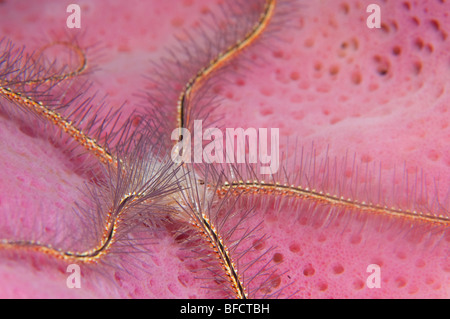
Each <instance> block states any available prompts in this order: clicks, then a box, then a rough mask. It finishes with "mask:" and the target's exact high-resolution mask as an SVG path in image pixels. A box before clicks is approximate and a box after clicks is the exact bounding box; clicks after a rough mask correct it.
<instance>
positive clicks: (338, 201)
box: [217, 180, 450, 227]
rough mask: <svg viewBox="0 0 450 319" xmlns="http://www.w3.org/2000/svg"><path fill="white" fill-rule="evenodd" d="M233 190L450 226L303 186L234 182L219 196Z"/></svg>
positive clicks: (448, 222)
mask: <svg viewBox="0 0 450 319" xmlns="http://www.w3.org/2000/svg"><path fill="white" fill-rule="evenodd" d="M231 188H233V189H236V191H238V190H239V191H244V192H251V193H265V194H268V195H270V194H273V195H284V196H295V197H299V198H303V199H306V200H312V201H316V202H319V203H325V204H329V205H333V206H339V207H343V208H347V209H351V210H359V211H361V212H363V213H366V214H370V215H385V216H390V217H394V218H404V219H407V220H417V221H421V222H425V223H429V224H433V225H441V226H447V227H448V226H449V225H450V219H449V218H448V217H446V216H442V215H439V216H436V215H432V214H425V213H422V212H415V211H414V212H411V211H408V210H401V209H397V208H394V207H391V208H389V207H386V206H381V205H377V204H373V203H366V202H359V201H357V200H354V199H351V198H348V199H346V198H344V197H339V196H337V195H330V194H326V193H323V192H321V191H316V190H310V189H308V188H303V187H302V186H298V187H297V186H294V185H287V184H284V185H281V184H279V183H265V182H264V181H257V180H256V181H233V182H225V183H224V184H223V185H222V186H221V187H219V188H218V190H217V192H218V193H219V194H222V193H226V192H228V190H230V189H231Z"/></svg>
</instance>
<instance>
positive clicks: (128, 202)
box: [1, 1, 449, 298]
mask: <svg viewBox="0 0 450 319" xmlns="http://www.w3.org/2000/svg"><path fill="white" fill-rule="evenodd" d="M274 10H275V1H267V2H266V4H265V6H264V8H263V10H262V11H263V13H262V14H261V15H260V18H259V19H258V21H257V22H256V24H255V25H254V26H253V27H252V28H251V29H250V30H246V32H244V33H243V37H242V38H239V39H237V42H236V43H234V44H232V45H231V46H228V47H226V48H225V50H224V51H221V52H219V54H218V55H217V56H216V57H214V58H213V59H212V60H211V61H210V62H209V64H208V65H206V66H205V67H204V68H202V69H201V70H199V71H198V72H197V73H196V74H195V75H194V76H193V77H191V78H190V79H189V81H188V83H187V84H186V86H185V88H184V89H183V90H182V91H181V93H180V94H179V101H178V105H177V106H176V107H177V114H178V116H177V120H176V125H175V127H178V128H182V127H184V126H187V127H189V126H190V125H192V123H191V119H192V114H191V113H190V112H192V111H191V110H190V109H189V108H190V106H189V104H190V103H191V104H192V102H191V100H192V99H195V94H196V91H197V90H201V88H202V85H204V84H205V83H204V82H205V81H207V80H209V79H210V78H212V77H214V75H215V74H216V73H217V72H218V71H220V70H221V68H222V67H223V65H224V64H225V63H228V62H230V61H231V60H233V59H234V58H236V56H237V55H240V54H241V51H243V49H246V48H247V47H249V46H251V45H252V44H254V43H255V42H256V41H257V40H258V38H259V37H260V36H261V34H262V33H263V32H264V31H265V29H266V28H268V27H269V26H270V20H271V19H272V18H273V15H274V14H275V13H274V12H275V11H274ZM54 44H60V43H58V42H55V43H54ZM63 45H67V46H69V44H67V43H63ZM74 50H75V51H76V52H78V48H77V47H74ZM77 55H78V56H79V57H81V58H80V67H79V68H78V71H76V72H71V73H64V74H63V76H54V77H49V78H45V79H43V78H39V77H37V79H33V80H29V79H28V80H26V81H22V83H19V84H20V85H32V84H36V83H37V84H42V83H50V82H52V81H64V80H66V79H68V78H72V77H75V76H77V75H78V73H81V72H83V71H84V69H85V67H84V64H85V63H84V55H83V54H82V53H80V52H78V54H77ZM19 82H20V81H19ZM11 86H12V85H11V83H10V82H3V83H2V88H1V90H2V91H1V92H2V96H3V97H5V98H6V99H7V100H9V101H13V102H14V103H16V104H17V105H19V106H22V107H24V108H28V109H31V110H32V111H33V112H36V113H38V114H40V115H41V116H43V117H44V118H46V119H47V120H48V121H50V122H52V123H54V124H55V125H56V126H58V127H59V128H60V129H61V130H63V131H64V132H65V133H67V134H69V135H70V136H71V137H72V138H73V139H74V140H76V141H77V142H78V143H79V144H80V145H81V146H82V147H84V148H85V149H87V150H88V151H89V152H91V153H92V154H94V155H95V156H96V157H98V158H99V159H100V161H101V162H103V163H110V164H112V166H109V167H110V169H111V171H114V170H115V171H116V172H115V173H114V172H113V173H112V175H113V176H120V175H121V174H123V175H124V176H127V174H129V171H130V170H131V171H132V172H135V170H136V168H135V167H134V166H133V164H135V163H132V164H128V163H126V162H123V161H122V160H119V159H118V158H121V156H115V155H114V154H112V153H111V151H110V150H109V149H108V147H106V146H105V145H101V143H100V142H99V141H98V139H97V138H93V137H90V136H89V135H88V134H86V133H85V132H84V131H83V129H80V128H78V127H76V124H74V122H73V121H70V120H69V119H68V118H64V117H63V116H62V115H60V114H58V113H57V112H55V111H54V110H52V109H51V108H50V107H48V106H46V105H45V104H44V103H43V102H40V101H38V100H36V99H35V98H33V97H32V96H30V97H28V96H27V95H26V94H24V93H23V92H19V91H17V90H14V89H12V88H11ZM190 116H191V119H190V118H189V117H190ZM75 123H76V121H75ZM144 136H146V135H145V134H144ZM147 137H148V136H147ZM137 145H139V144H137ZM144 145H146V144H144ZM121 155H124V154H121ZM144 155H145V154H143V153H138V154H137V155H135V156H136V158H138V157H139V156H144ZM150 162H151V161H150ZM162 166H163V170H162V171H163V172H164V174H165V175H164V174H161V175H163V177H162V179H163V182H166V183H167V184H166V185H168V190H167V192H163V193H162V194H157V197H164V198H166V199H165V203H166V204H168V203H171V204H172V205H173V204H174V202H178V203H179V207H181V208H182V209H179V208H178V209H168V210H170V214H172V215H183V214H185V215H186V216H184V217H182V218H181V219H182V220H184V221H189V222H190V223H191V224H192V226H193V227H194V228H195V229H198V230H199V232H198V233H199V234H200V237H202V238H203V240H204V241H205V242H206V243H207V244H208V245H210V248H211V250H212V251H213V255H215V256H216V257H217V259H218V260H219V264H221V267H222V271H223V274H222V277H224V278H225V279H226V280H225V281H226V282H228V286H229V289H230V291H232V292H233V293H234V294H235V296H236V297H239V298H246V297H248V292H247V290H248V288H246V287H247V286H248V282H251V281H252V280H253V279H254V278H253V277H250V279H248V278H247V279H243V278H242V276H241V275H239V273H240V271H238V269H237V268H239V266H236V263H235V261H234V260H236V259H239V258H236V257H235V256H233V253H235V252H234V251H232V253H230V249H229V248H228V247H227V246H228V245H230V244H229V243H228V244H227V243H226V241H227V240H226V239H224V237H226V236H224V235H223V234H221V231H220V230H221V229H222V227H219V224H222V223H223V222H224V221H226V220H227V218H228V217H227V218H224V219H223V220H222V219H215V220H214V219H212V218H211V214H212V213H211V212H206V211H204V209H205V208H206V209H211V208H209V207H207V205H206V206H205V202H204V198H201V197H202V196H198V195H199V194H206V193H207V192H211V190H212V193H213V195H208V196H203V197H214V200H218V201H219V202H220V200H221V199H220V198H221V197H222V196H225V197H226V198H227V199H229V198H233V197H235V196H236V198H237V199H236V201H238V200H241V198H244V197H252V196H253V197H254V198H258V197H267V198H269V200H273V199H272V197H275V198H288V199H289V200H294V202H295V201H299V202H302V203H305V202H306V203H310V204H308V205H319V206H321V205H323V206H326V207H329V209H330V211H331V213H332V212H333V210H335V212H336V214H338V213H337V211H338V210H340V209H342V210H343V211H344V212H345V211H350V212H352V211H357V212H358V213H360V214H361V215H364V214H366V213H367V214H369V215H380V216H383V217H388V218H390V217H392V218H397V219H399V220H401V221H408V220H409V221H411V222H412V223H423V224H424V225H435V226H436V227H438V228H439V227H444V228H447V227H448V223H449V219H448V217H447V216H444V215H441V216H439V215H436V214H433V213H428V212H424V213H419V212H414V211H408V210H407V209H400V208H394V207H392V208H391V207H387V206H384V205H382V204H381V203H380V204H376V203H371V202H364V201H358V200H356V199H355V198H347V197H343V196H342V195H334V194H332V193H328V192H327V191H326V187H325V189H318V190H316V189H311V188H309V187H304V186H300V185H292V184H290V183H286V181H289V180H290V179H289V178H283V176H281V175H275V176H271V177H270V178H269V179H270V182H267V181H264V180H262V178H261V177H260V176H257V174H254V173H253V171H251V169H250V168H247V169H248V172H245V171H240V170H239V169H238V168H236V169H235V170H233V175H232V176H230V175H228V174H227V173H225V172H223V175H222V176H221V177H218V176H215V177H214V178H212V180H211V181H201V182H200V183H198V180H197V178H196V177H194V175H192V173H191V172H187V173H185V174H181V177H180V171H182V170H183V169H180V168H179V167H177V166H174V167H175V168H174V167H172V166H171V165H168V166H167V165H162ZM287 166H288V165H286V167H285V169H287V168H288V167H287ZM330 166H331V165H330ZM130 167H131V168H130ZM300 168H302V169H303V168H304V167H303V164H301V165H300ZM322 168H324V169H325V170H326V169H330V168H329V167H328V166H327V164H325V166H323V167H322ZM144 171H145V170H144ZM313 171H314V170H313ZM138 172H139V173H138V174H141V175H142V172H140V171H138ZM114 174H115V175H114ZM246 174H247V176H245V175H246ZM240 175H241V176H242V177H241V178H237V179H233V178H235V177H236V176H240ZM307 175H308V174H307ZM186 176H188V177H187V180H186V181H184V178H185V177H186ZM309 176H310V177H314V173H312V174H309ZM122 177H123V176H122ZM141 177H142V176H141ZM129 178H130V177H128V178H127V177H126V178H124V180H125V181H129ZM247 178H249V179H247ZM291 180H296V178H294V179H291ZM141 183H142V184H139V183H137V185H134V186H135V187H136V186H140V187H141V188H142V189H141V192H135V191H133V192H130V193H124V194H123V195H122V196H121V197H119V198H115V202H114V203H111V204H110V208H109V210H108V214H107V218H106V222H105V230H104V232H103V234H102V236H101V241H100V242H99V243H98V244H97V245H96V246H95V247H94V248H92V249H89V250H87V251H81V252H79V251H65V250H61V249H59V248H54V247H53V246H51V245H46V244H43V243H41V242H32V241H23V240H11V239H6V240H4V241H3V244H2V245H3V246H4V247H10V248H11V247H12V248H28V249H32V250H38V251H40V252H44V253H47V254H49V255H52V256H54V257H57V258H63V259H65V260H67V261H69V262H75V261H77V262H96V261H97V260H100V259H101V258H103V257H104V256H105V255H107V254H108V253H109V251H110V250H111V248H112V246H113V245H114V244H115V243H116V242H117V241H118V240H117V238H115V237H116V236H118V235H117V229H118V228H119V227H120V223H121V222H122V220H125V219H122V217H123V214H125V212H126V211H127V210H128V209H130V207H131V208H136V207H137V206H139V205H144V206H143V207H146V206H145V205H150V203H151V201H152V200H155V199H154V198H153V197H152V196H154V193H152V191H155V189H154V188H152V187H151V186H153V185H151V184H152V183H149V181H148V180H145V179H143V181H142V180H141ZM184 183H187V184H188V185H186V184H184ZM194 184H195V185H194ZM312 184H315V183H312ZM319 184H320V183H319ZM323 184H324V183H323ZM205 185H206V186H207V188H209V190H207V189H205ZM154 186H157V185H156V184H155V185H154ZM175 186H177V187H181V189H180V188H177V187H175ZM132 188H133V187H131V189H132ZM180 192H181V193H182V195H177V196H175V195H174V194H177V193H180ZM214 193H216V195H214ZM344 193H345V192H344ZM250 194H251V195H250ZM173 196H175V197H173ZM197 196H198V198H197ZM167 198H169V199H167ZM208 203H209V202H208V201H206V204H208ZM296 205H301V204H296ZM150 206H151V205H150ZM146 208H148V209H150V208H149V207H146ZM130 210H131V209H130ZM140 212H141V211H140ZM213 216H214V214H213ZM177 218H180V217H177ZM230 219H231V218H230ZM237 224H240V220H239V221H238V222H237ZM232 225H233V224H232ZM231 228H233V226H231ZM256 228H257V227H255V229H256ZM248 229H251V228H250V227H249V228H248ZM244 233H245V231H244ZM247 236H248V234H247ZM248 237H249V238H250V236H248ZM262 238H263V237H261V238H259V239H258V240H256V243H259V242H260V241H261V239H262ZM227 239H228V238H227ZM232 243H233V242H232V241H231V244H232ZM294 248H295V247H294ZM292 250H295V249H292ZM236 255H238V254H237V253H236ZM263 255H264V254H263ZM242 268H243V269H244V268H245V267H242ZM265 269H266V268H264V267H263V268H262V269H261V270H260V273H264V271H265ZM274 274H275V273H272V272H269V273H266V274H265V275H266V277H267V278H269V279H270V280H268V279H266V280H262V283H261V287H258V288H256V289H252V292H251V294H250V296H254V295H257V293H261V291H262V290H263V289H267V287H264V285H266V286H267V284H268V283H269V285H270V284H271V283H272V282H271V281H273V278H277V277H276V276H275V277H272V276H273V275H274ZM214 275H215V276H220V275H219V274H218V273H217V272H216V271H214ZM277 293H278V291H277ZM275 295H276V294H275Z"/></svg>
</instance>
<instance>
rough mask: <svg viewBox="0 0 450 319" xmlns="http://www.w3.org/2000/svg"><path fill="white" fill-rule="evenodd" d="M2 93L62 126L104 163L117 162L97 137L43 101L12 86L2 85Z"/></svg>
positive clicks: (61, 127)
mask: <svg viewBox="0 0 450 319" xmlns="http://www.w3.org/2000/svg"><path fill="white" fill-rule="evenodd" d="M0 95H2V96H3V97H5V98H6V99H7V100H9V101H11V102H13V103H16V104H18V105H20V106H22V107H24V108H25V109H27V110H29V111H31V112H32V113H35V114H38V115H39V116H41V117H43V118H44V119H45V120H48V121H50V122H51V123H52V124H53V125H55V126H56V127H58V128H60V129H61V130H63V131H64V132H65V133H67V134H68V135H69V136H70V137H72V138H73V139H74V140H75V141H76V142H77V143H79V144H80V145H81V146H83V147H84V148H85V149H86V150H88V151H89V152H91V153H93V154H94V155H95V156H96V157H98V158H99V159H100V161H102V162H103V163H105V164H106V163H113V164H117V163H116V160H115V159H114V158H113V156H112V155H111V153H109V152H108V151H107V150H106V149H105V148H104V147H102V146H101V145H99V144H98V142H97V141H96V140H95V139H93V138H91V137H89V136H88V135H86V134H85V133H84V132H83V131H82V130H80V129H79V128H77V127H76V126H74V125H73V124H72V122H71V121H69V120H68V119H66V118H64V117H63V116H61V114H59V113H58V112H56V111H54V110H51V109H50V108H48V107H47V106H45V105H44V104H43V103H42V102H37V101H35V100H34V99H33V98H31V97H27V96H24V95H22V94H21V93H19V92H14V91H12V90H11V89H10V88H7V87H2V86H0Z"/></svg>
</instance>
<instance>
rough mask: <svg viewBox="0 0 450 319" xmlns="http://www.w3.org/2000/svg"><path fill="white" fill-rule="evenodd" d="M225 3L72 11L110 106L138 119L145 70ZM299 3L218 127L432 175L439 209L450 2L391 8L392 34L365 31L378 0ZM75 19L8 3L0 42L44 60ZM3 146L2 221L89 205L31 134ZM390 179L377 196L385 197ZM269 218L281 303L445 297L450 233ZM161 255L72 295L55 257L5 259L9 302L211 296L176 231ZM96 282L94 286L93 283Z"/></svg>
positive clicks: (448, 159) (2, 271) (71, 171)
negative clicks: (41, 51)
mask: <svg viewBox="0 0 450 319" xmlns="http://www.w3.org/2000/svg"><path fill="white" fill-rule="evenodd" d="M217 2H220V1H213V2H212V1H206V0H204V1H200V0H182V1H178V0H171V1H164V2H163V1H145V2H144V1H127V2H126V3H125V2H123V1H95V2H93V1H78V3H79V4H80V6H81V9H82V29H83V31H85V34H84V35H83V36H82V37H81V39H82V41H85V42H86V43H97V42H100V46H101V47H102V50H103V52H104V53H103V54H102V55H101V56H100V57H98V60H97V61H93V62H94V63H95V64H97V65H98V66H99V68H100V70H98V71H97V72H95V73H93V74H90V75H89V77H90V80H92V81H94V85H95V87H96V88H98V90H100V91H101V92H104V93H107V94H109V101H110V103H111V105H112V106H117V105H121V104H122V103H123V102H125V101H127V102H128V104H127V108H130V109H132V108H133V107H134V106H135V105H137V104H140V103H142V101H141V100H139V98H138V97H136V94H135V93H136V92H138V91H139V90H145V80H144V79H143V78H142V75H145V71H146V70H147V69H150V68H149V61H158V60H159V59H160V58H161V57H163V56H164V54H165V51H164V48H167V47H171V46H173V45H174V44H175V43H176V42H177V40H176V38H177V37H178V38H180V37H182V35H183V33H182V32H181V30H182V29H183V28H186V29H189V28H194V27H195V26H196V25H198V24H200V23H201V21H202V17H203V15H205V14H206V13H207V12H208V11H209V10H215V8H216V7H217ZM299 2H300V6H301V10H300V15H299V16H298V17H295V18H294V21H292V25H293V27H292V28H291V29H288V30H285V31H284V32H283V34H281V35H280V38H282V41H276V40H273V43H271V45H270V48H269V49H267V48H264V46H261V47H259V48H258V49H257V50H251V49H250V50H249V52H247V54H248V55H249V56H251V59H253V60H254V61H255V62H256V63H255V65H256V67H253V66H252V67H251V68H250V69H251V70H248V71H247V70H244V71H242V70H239V72H236V74H231V75H230V78H231V83H228V84H227V85H223V86H222V87H220V88H217V90H216V91H217V94H218V95H220V97H221V98H222V100H221V104H222V111H223V110H226V112H222V113H223V114H224V118H223V119H222V122H221V123H220V124H221V125H222V126H223V127H244V128H246V127H255V128H259V127H277V128H280V134H281V136H282V139H281V141H282V142H281V143H282V144H281V148H282V151H289V150H290V148H292V144H293V143H292V141H293V140H295V139H296V138H297V139H298V144H299V145H304V146H307V147H309V146H310V145H311V144H312V143H314V150H315V152H316V156H317V157H318V158H319V159H320V158H323V157H324V156H325V154H326V152H328V153H327V154H328V155H329V156H330V157H337V158H342V157H344V156H345V154H347V153H348V154H352V155H351V157H352V158H353V154H355V157H356V159H357V161H358V162H361V163H368V164H370V163H381V164H380V165H381V169H382V173H383V174H382V175H383V176H391V175H392V174H393V171H394V170H395V168H401V170H405V171H406V172H409V173H414V172H416V170H417V169H419V170H423V171H424V172H425V173H426V174H427V175H429V176H433V177H434V179H430V180H429V181H428V180H427V182H426V184H427V185H428V187H429V188H433V189H434V190H433V192H434V193H436V194H438V195H439V198H440V199H441V200H442V202H443V203H444V202H445V198H448V189H449V185H448V181H449V180H450V153H449V152H448V141H449V138H450V126H449V119H450V117H449V113H448V111H449V103H450V94H449V87H448V85H449V84H448V83H450V82H449V78H450V56H449V53H448V52H450V40H449V39H448V34H447V32H449V30H450V26H449V21H450V20H449V17H448V14H449V12H450V4H449V3H448V2H446V1H431V0H429V1H382V2H381V3H380V7H381V13H382V28H381V29H369V28H367V26H366V19H367V17H368V16H369V13H367V12H366V8H367V6H368V5H369V4H370V3H371V1H356V0H354V1H334V0H324V1H299ZM65 9H66V7H65V4H64V3H62V2H61V1H39V2H37V1H34V2H30V1H8V0H6V1H3V2H0V10H1V13H0V14H1V15H2V16H3V15H5V16H6V17H7V18H6V19H3V18H2V19H0V30H1V33H2V34H3V35H6V36H7V37H8V38H10V39H11V40H13V41H14V42H15V43H16V44H18V45H21V44H23V45H26V46H27V50H30V51H32V50H36V49H37V48H39V46H40V45H42V42H45V41H46V40H47V39H48V37H47V35H48V34H52V36H56V37H64V34H65V32H67V30H66V28H65V20H66V17H67V13H66V10H65ZM269 40H270V41H272V40H271V39H269ZM258 50H261V51H258ZM283 138H289V139H290V141H291V142H290V143H289V144H288V143H287V142H286V140H285V139H283ZM0 143H1V150H0V166H1V167H2V179H1V181H0V213H1V214H11V212H14V211H21V212H25V211H26V212H29V213H30V214H29V216H30V219H29V220H28V219H25V220H21V221H20V222H21V223H23V225H25V226H24V227H27V226H29V227H35V225H36V221H35V218H32V217H31V216H41V217H42V218H43V220H45V215H46V214H49V215H51V214H58V213H61V212H70V211H71V210H72V207H73V205H74V202H76V201H78V200H81V198H82V195H81V194H80V192H79V191H78V188H80V187H82V186H83V183H84V182H85V180H84V177H83V176H82V175H79V174H77V171H76V168H75V167H73V163H68V162H67V161H66V159H65V157H64V156H63V155H61V154H60V153H59V152H58V149H57V148H55V147H53V146H51V145H50V144H49V143H48V141H45V140H41V139H40V138H39V136H38V135H36V134H35V133H34V132H33V131H32V129H31V128H30V127H28V126H27V124H26V123H21V124H17V123H15V122H14V123H13V122H11V121H9V120H8V119H7V118H6V117H4V116H1V117H0ZM289 145H290V146H289ZM291 151H292V150H291ZM321 156H322V157H321ZM348 174H349V175H352V174H354V172H352V171H350V172H349V173H348ZM391 183H392V181H391V180H389V181H386V182H383V183H382V184H381V185H380V187H381V188H383V189H386V191H387V192H389V189H390V187H391ZM435 185H437V186H436V188H435ZM433 192H432V193H433ZM446 196H447V197H446ZM419 200H420V198H419ZM393 202H395V198H394V199H393ZM447 209H448V208H447ZM266 214H267V215H266V216H265V218H264V224H263V227H264V231H265V232H266V233H267V234H268V235H269V236H270V243H267V245H274V246H276V247H277V248H276V249H275V250H274V251H273V252H272V254H273V256H272V259H273V262H274V263H275V264H276V265H279V266H278V267H280V269H282V270H286V271H288V272H286V273H285V274H284V275H283V276H282V278H279V282H278V283H277V285H284V284H289V283H291V285H290V286H288V288H286V293H287V295H290V294H293V295H292V296H293V297H294V298H448V297H449V293H450V291H449V286H450V285H449V284H450V282H449V273H450V261H449V260H448V246H449V241H450V236H448V235H447V236H443V237H439V238H434V237H433V235H432V233H431V234H427V235H425V236H424V234H423V233H420V234H415V235H412V236H409V235H408V234H406V235H404V234H402V235H401V236H398V235H397V234H396V233H395V232H394V231H391V232H389V231H386V232H379V231H377V228H376V225H371V224H369V225H367V224H366V221H365V220H362V221H359V220H358V219H357V218H348V219H345V220H343V221H341V222H340V221H339V219H337V220H334V221H333V223H331V224H329V225H327V226H324V225H323V224H322V223H320V222H317V221H315V220H314V219H313V218H308V217H305V212H303V211H300V212H299V211H295V212H294V211H292V210H290V209H286V213H285V214H284V213H282V212H281V213H280V212H278V211H276V210H273V211H271V210H268V212H266ZM306 216H307V214H306ZM18 223H19V221H18ZM406 227H408V226H406ZM362 229H363V230H362ZM45 231H46V232H49V233H51V232H52V231H54V230H53V229H46V230H45ZM73 231H76V229H73ZM263 245H266V244H265V243H264V244H263ZM152 250H153V253H152V255H151V256H148V258H147V260H145V262H147V263H146V265H152V266H151V267H150V269H147V272H144V273H142V272H139V273H137V274H136V276H135V277H134V278H130V276H124V275H123V274H122V273H123V272H121V271H120V270H118V269H117V270H113V271H111V272H109V273H108V274H107V275H106V276H105V277H109V278H108V279H104V278H103V277H102V278H101V279H98V280H90V279H89V281H88V282H87V283H86V285H83V289H79V290H78V289H68V288H67V287H66V278H67V274H66V273H65V268H64V266H61V265H57V266H55V264H53V262H52V261H49V258H48V257H46V256H41V255H39V254H34V253H30V254H28V255H26V254H25V255H26V256H24V254H18V255H16V254H12V255H9V254H4V255H0V256H1V259H0V282H2V287H1V289H0V296H2V297H64V298H68V297H157V298H183V297H184V298H202V297H212V295H211V294H207V291H206V290H205V289H202V288H201V286H202V283H201V282H199V281H197V280H196V279H195V278H194V275H193V274H192V272H191V271H190V270H192V269H193V268H195V266H196V265H195V263H191V262H190V261H189V260H185V259H184V258H183V256H182V253H180V251H179V250H180V248H179V247H178V246H177V242H176V240H174V239H173V238H172V237H171V236H170V235H169V234H161V235H160V238H159V242H158V243H157V244H155V246H154V247H153V249H152ZM2 254H3V253H2ZM125 258H126V257H125ZM370 264H377V265H379V266H381V278H382V281H381V288H379V289H369V288H368V287H367V285H366V280H367V278H368V276H369V275H370V274H369V273H368V272H367V271H366V270H367V267H368V265H370ZM169 270H170V271H169ZM89 274H91V273H88V274H87V275H86V276H85V277H86V278H92V277H89ZM93 274H94V275H95V271H94V272H93ZM94 275H92V274H91V276H94ZM275 282H277V281H275ZM277 287H278V286H277ZM275 288H276V287H275ZM218 297H220V295H218Z"/></svg>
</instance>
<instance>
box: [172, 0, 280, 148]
mask: <svg viewBox="0 0 450 319" xmlns="http://www.w3.org/2000/svg"><path fill="white" fill-rule="evenodd" d="M275 5H276V0H266V5H265V8H264V12H263V13H262V14H261V17H260V18H259V21H258V22H257V23H256V24H255V26H254V27H253V28H252V29H251V30H250V31H249V32H248V33H247V34H246V35H245V36H244V37H243V38H242V39H240V40H239V41H237V42H236V43H235V44H234V45H232V46H231V47H229V48H228V49H227V50H225V51H224V52H222V53H219V54H218V55H217V57H216V58H215V59H213V60H212V61H210V63H209V65H208V66H206V67H204V68H202V69H201V70H200V71H198V72H197V74H196V75H195V76H194V77H192V78H191V79H190V80H189V82H188V83H187V84H186V86H185V88H184V90H183V91H182V92H181V94H180V96H179V98H178V105H177V109H178V119H177V127H178V129H179V136H180V137H179V138H180V141H181V135H182V134H181V130H182V129H183V128H184V127H185V125H186V123H189V118H186V119H185V114H186V110H185V109H186V105H187V103H188V101H189V100H190V98H191V94H193V93H194V92H195V90H196V89H197V87H198V86H199V85H200V84H201V83H202V82H203V81H204V80H205V79H207V78H208V77H209V76H210V75H211V73H213V72H214V71H216V70H218V69H219V68H220V67H221V66H222V65H224V64H225V63H226V62H227V61H229V60H231V59H233V58H234V57H236V56H237V55H238V54H239V53H240V52H242V51H243V50H244V49H245V48H247V47H249V46H250V45H251V44H252V43H254V42H255V40H256V39H257V38H258V37H259V36H260V35H261V34H262V33H263V32H264V30H265V29H266V28H267V26H268V24H269V22H270V20H271V18H272V17H273V14H274V11H275Z"/></svg>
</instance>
